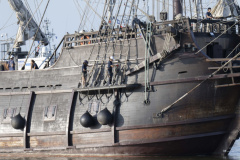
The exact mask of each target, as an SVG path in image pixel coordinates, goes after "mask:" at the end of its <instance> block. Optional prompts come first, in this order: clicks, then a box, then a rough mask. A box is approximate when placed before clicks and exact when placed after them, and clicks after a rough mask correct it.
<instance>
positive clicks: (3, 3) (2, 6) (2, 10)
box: [0, 0, 80, 48]
mask: <svg viewBox="0 0 240 160" xmlns="http://www.w3.org/2000/svg"><path fill="white" fill-rule="evenodd" d="M23 2H24V0H23ZM27 2H28V3H29V6H30V8H31V10H32V12H35V8H36V7H35V4H36V2H38V3H40V2H41V0H37V1H36V0H28V1H27ZM46 4H47V0H43V2H42V4H41V7H40V13H41V15H42V14H43V12H44V9H45V7H46ZM38 13H39V12H38ZM45 17H47V18H48V19H49V20H50V21H51V24H50V27H49V28H50V29H52V28H53V31H54V33H55V34H56V37H57V39H56V37H55V40H54V43H58V42H59V41H60V40H61V38H62V37H63V36H64V34H65V33H66V32H69V33H74V31H75V30H77V29H78V26H79V23H80V16H79V14H78V11H77V9H76V7H75V5H74V3H73V1H72V0H50V3H49V6H48V9H47V12H46V15H45ZM9 18H10V19H9ZM35 18H36V19H37V21H40V14H36V15H35ZM37 23H38V22H37ZM9 25H11V26H9ZM3 26H7V27H6V28H3ZM2 28H3V29H2ZM17 29H18V25H17V18H16V15H15V12H14V11H13V10H12V9H11V8H10V6H9V4H8V0H0V35H3V37H2V36H1V37H0V40H5V39H6V34H8V38H10V37H12V38H15V37H16V33H17ZM30 43H31V41H29V42H27V45H26V46H27V48H30Z"/></svg>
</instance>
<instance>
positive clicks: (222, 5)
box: [212, 0, 239, 18]
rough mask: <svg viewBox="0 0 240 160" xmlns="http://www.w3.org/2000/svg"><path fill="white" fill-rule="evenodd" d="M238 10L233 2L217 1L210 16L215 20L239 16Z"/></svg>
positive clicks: (230, 0) (229, 0) (226, 0)
mask: <svg viewBox="0 0 240 160" xmlns="http://www.w3.org/2000/svg"><path fill="white" fill-rule="evenodd" d="M238 8H239V7H238V6H237V5H236V4H235V2H234V0H219V1H218V3H217V5H216V6H215V7H214V8H213V10H212V15H213V17H215V18H227V17H235V16H238V15H239V13H238Z"/></svg>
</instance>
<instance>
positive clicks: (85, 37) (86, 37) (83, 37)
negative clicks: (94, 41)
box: [80, 36, 91, 45]
mask: <svg viewBox="0 0 240 160" xmlns="http://www.w3.org/2000/svg"><path fill="white" fill-rule="evenodd" d="M84 39H90V37H89V36H82V37H81V38H80V40H84ZM84 44H85V42H84V41H82V42H80V45H84ZM86 44H91V41H88V42H86Z"/></svg>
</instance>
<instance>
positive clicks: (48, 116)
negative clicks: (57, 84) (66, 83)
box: [43, 105, 57, 121]
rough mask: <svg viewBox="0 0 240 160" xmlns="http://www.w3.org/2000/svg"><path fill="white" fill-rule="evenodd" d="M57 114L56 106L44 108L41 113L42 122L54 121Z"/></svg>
mask: <svg viewBox="0 0 240 160" xmlns="http://www.w3.org/2000/svg"><path fill="white" fill-rule="evenodd" d="M56 114H57V105H51V106H46V107H45V108H44V111H43V120H44V121H55V120H56Z"/></svg>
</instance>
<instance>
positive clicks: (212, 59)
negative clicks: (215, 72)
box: [206, 58, 240, 62]
mask: <svg viewBox="0 0 240 160" xmlns="http://www.w3.org/2000/svg"><path fill="white" fill-rule="evenodd" d="M230 59H232V58H208V59H206V61H207V62H222V61H229V60H230ZM234 60H238V61H239V60H240V58H236V59H234Z"/></svg>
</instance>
